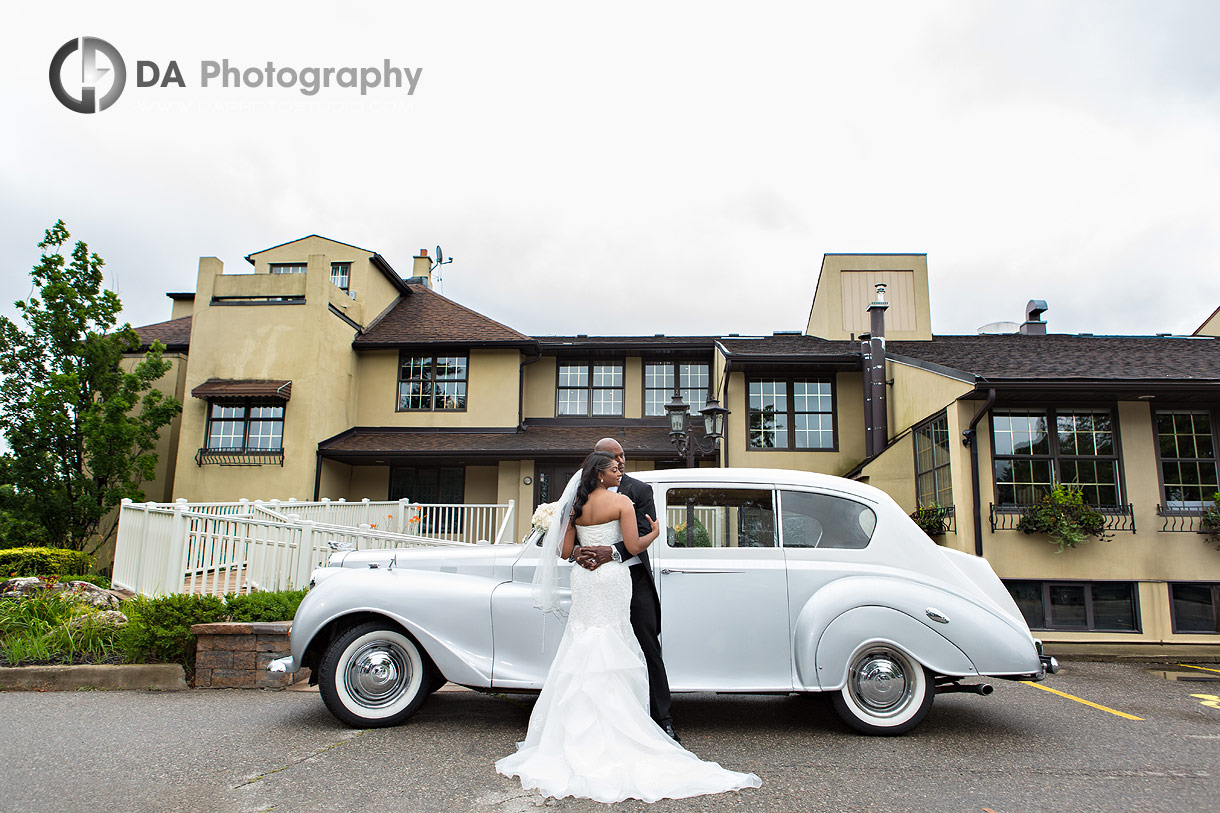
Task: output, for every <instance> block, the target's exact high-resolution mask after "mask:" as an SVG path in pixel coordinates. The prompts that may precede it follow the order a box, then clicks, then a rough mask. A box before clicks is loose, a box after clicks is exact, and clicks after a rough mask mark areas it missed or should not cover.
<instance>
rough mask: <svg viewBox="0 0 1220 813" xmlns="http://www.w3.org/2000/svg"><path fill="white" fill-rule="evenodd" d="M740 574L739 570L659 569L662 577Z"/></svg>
mask: <svg viewBox="0 0 1220 813" xmlns="http://www.w3.org/2000/svg"><path fill="white" fill-rule="evenodd" d="M741 572H742V571H740V570H671V569H670V568H668V567H663V568H661V575H662V576H667V575H669V574H670V573H690V574H692V575H694V574H697V573H741Z"/></svg>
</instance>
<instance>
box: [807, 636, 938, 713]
mask: <svg viewBox="0 0 1220 813" xmlns="http://www.w3.org/2000/svg"><path fill="white" fill-rule="evenodd" d="M935 696H936V687H935V685H934V681H933V680H932V676H931V675H930V674H929V673H928V671H927V670H926V669H924V667H923V665H922V664H920V663H919V661H917V660H915V659H914V658H912V657H911V656H910V655H908V654H907V653H905V652H903V651H902V650H901V649H898V648H897V647H895V646H893V645H891V644H886V643H870V644H865V645H864V646H862V647H860V648H859V649H857V650H856V651H855V653H853V654H852V656H851V660H850V661H849V662H848V669H847V682H846V684H844V686H843V688H842V690H841V691H839V692H836V693H834V694H833V695H832V696H831V704H832V705H833V706H834V710H835V712H836V713H837V714H838V715H839V717H841V718H842V719H843V721H844V722H845V723H847V724H848V725H849V726H851V727H852V728H854V729H856V730H857V731H859V732H861V733H863V734H879V735H883V736H884V735H894V734H905V733H906V732H908V731H910V730H911V729H912V728H914V727H915V726H917V725H919V723H920V722H922V721H923V718H924V717H926V716H927V714H928V710H929V709H930V708H932V699H933V698H934V697H935Z"/></svg>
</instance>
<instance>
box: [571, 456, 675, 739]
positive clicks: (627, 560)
mask: <svg viewBox="0 0 1220 813" xmlns="http://www.w3.org/2000/svg"><path fill="white" fill-rule="evenodd" d="M593 448H594V451H598V452H607V453H609V454H611V455H613V456H614V460H615V462H617V463H618V465H619V470H620V471H622V472H623V479H622V482H620V483H619V486H618V493H620V494H625V495H626V496H627V497H628V498H630V500H631V502H632V503H634V504H635V520H636V525H637V530H638V531H639V533H640V536H644V535H645V534H647V533H648V532H650V531H651V530H652V524H651V523H650V522H649V521H648V517H656V516H657V509H656V506H655V505H653V501H652V488H650V487H649V486H647V485H645V484H644V483H641V482H640V481H639V480H636V479H635V478H634V477H628V476H627V456H626V455H625V454H624V453H623V447H622V444H620V443H619V442H618V441H617V440H615V439H614V438H602V439H601V440H599V441H598V442H597V445H596V446H594V447H593ZM611 560H614V561H618V562H623V563H624V564H627V565H629V566H630V572H631V628H632V629H633V630H634V631H635V637H636V638H637V639H639V642H640V649H642V650H643V651H644V662H645V664H647V666H648V695H649V697H648V701H649V703H648V705H649V709H648V711H649V714H650V715H651V716H652V719H654V720H656V722H657V725H659V726H661V728H662V729H664V730H665V733H666V734H668V735H669V736H671V737H673V738H674V739H675V740H676V739H678V735H677V734H676V733H675V732H674V721H673V718H672V717H670V715H669V678H668V677H667V676H666V675H665V662H664V661H662V660H661V638H660V635H661V600H660V598H658V597H657V587H656V585H655V584H654V583H653V580H652V567H651V565H649V563H648V551H644V552H643V553H640V554H639V555H638V556H632V555H631V553H630V552H628V550H627V546H626V545H624V544H623V543H622V542H619V543H617V544H615V545H590V546H587V547H586V546H581V547H580V549H579V551H578V552H577V554H576V563H577V564H578V565H582V566H584V567H589V568H591V569H596V568H598V567H600V566H601V565H604V564H605V563H606V562H609V561H611Z"/></svg>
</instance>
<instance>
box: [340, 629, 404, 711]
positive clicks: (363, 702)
mask: <svg viewBox="0 0 1220 813" xmlns="http://www.w3.org/2000/svg"><path fill="white" fill-rule="evenodd" d="M413 671H414V670H413V669H412V668H411V658H410V656H409V655H408V654H407V653H406V652H405V651H404V650H403V649H402V647H400V646H398V645H397V644H396V643H394V642H392V641H369V642H368V643H366V644H364V645H363V646H361V647H360V648H359V649H358V650H356V651H355V652H354V653H352V656H351V657H350V658H349V659H348V661H347V668H346V669H345V670H344V671H343V682H344V684H345V685H346V686H347V691H348V694H349V695H350V696H351V698H352V700H354V701H356V703H358V704H359V705H360V706H362V707H363V708H366V709H379V708H382V707H384V706H386V705H388V704H390V703H392V702H394V700H395V699H397V698H398V697H399V696H401V695H402V692H403V690H404V689H406V687H407V686H409V685H410V684H411V673H412V672H413Z"/></svg>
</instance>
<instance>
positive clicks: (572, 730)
mask: <svg viewBox="0 0 1220 813" xmlns="http://www.w3.org/2000/svg"><path fill="white" fill-rule="evenodd" d="M621 478H622V473H621V472H620V471H619V469H618V466H617V464H616V463H615V461H614V458H613V457H611V456H610V455H609V454H607V453H605V452H594V453H593V454H591V455H589V457H588V458H587V459H586V460H585V463H584V467H583V468H582V470H581V472H580V474H579V475H577V476H576V477H573V478H572V481H571V482H570V483H569V484H568V487H567V489H565V490H564V494H563V497H562V498H561V499H560V501H559V503H558V504H557V506H556V510H555V517H554V520H553V521H552V523H551V527H550V529H548V531H547V533H546V536H545V537H544V538H543V544H542V552H541V555H540V559H539V563H538V566H537V570H536V572H535V576H534V586H533V590H534V602H535V605H536V606H538V607H539V608H540V609H542V610H543V611H544V612H557V611H558V609H559V599H558V581H559V570H558V563H559V561H560V559H561V558H562V559H568V558H569V557H571V555H572V551H573V550H574V547H575V546H576V545H580V544H584V545H609V544H613V543H615V542H617V541H619V540H620V539H622V540H623V543H624V544H625V545H626V547H627V549H628V550H629V551H630V552H631V553H632V554H637V553H639V552H640V551H642V550H644V549H645V548H647V547H648V545H649V544H650V543H651V542H652V541H653V540H654V539H656V538H657V535H658V534H659V533H660V527H659V525H658V524H657V521H656V520H655V519H652V518H651V517H649V521H650V522H651V523H652V530H651V531H650V532H649V533H648V534H647V535H646V536H644V537H643V538H640V537H639V536H638V533H637V531H636V520H635V508H634V506H633V505H632V503H631V500H630V499H628V498H627V497H625V496H623V495H621V494H615V493H613V492H611V491H608V490H607V488H610V487H614V486H617V485H618V483H619V480H620V479H621ZM569 517H570V520H571V522H570V523H569ZM571 587H572V605H571V611H570V614H569V617H568V624H567V628H566V629H565V630H564V633H563V638H562V640H561V641H560V643H559V649H558V651H557V652H556V654H555V660H554V662H553V663H552V664H551V670H550V672H549V673H548V674H547V677H546V683H545V684H544V686H543V687H542V693H541V694H540V695H539V696H538V702H537V703H536V704H535V705H534V710H533V712H532V713H531V714H530V723H529V731H528V732H527V733H526V735H525V741H524V742H520V743H517V749H518V750H517V752H516V753H515V754H512V755H511V756H507V757H505V758H503V759H501V760H500V761H498V762H497V763H496V770H497V771H499V772H500V773H502V774H504V775H505V776H519V777H520V778H521V784H522V786H523V787H525V788H526V789H527V790H528V789H537V790H538V791H540V792H541V793H542V794H543V795H544V796H554V797H564V796H580V797H584V798H587V799H595V800H596V801H599V802H619V801H622V800H624V799H642V800H644V801H646V802H655V801H656V800H658V799H664V798H671V799H679V798H684V797H688V796H699V795H702V794H706V793H721V792H723V791H727V790H739V789H741V788H747V787H754V788H756V787H759V786H760V785H761V784H762V782H761V780H759V778H758V777H757V776H755V775H754V774H746V773H737V772H735V771H728V770H725V769H723V768H721V767H720V766H719V765H718V764H716V763H715V762H704V761H702V760H700V759H699V758H698V757H696V756H695V755H694V754H692V753H691V752H689V751H687V750H686V749H685V748H683V747H682V746H681V745H679V744H678V743H677V742H675V741H674V740H673V739H671V738H670V737H669V736H668V735H666V734H665V732H664V731H663V730H662V729H661V727H660V726H658V725H657V724H656V723H655V722H653V720H652V718H651V717H649V716H648V673H647V671H646V669H645V666H644V656H643V653H642V652H641V651H640V645H639V642H638V641H637V640H636V637H635V633H634V632H632V629H631V622H630V604H631V576H630V574H629V573H628V569H627V567H626V566H624V565H622V564H620V563H618V562H608V563H606V564H604V565H602V566H600V567H598V568H596V569H595V570H587V569H584V568H581V567H573V568H572V569H571Z"/></svg>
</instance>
